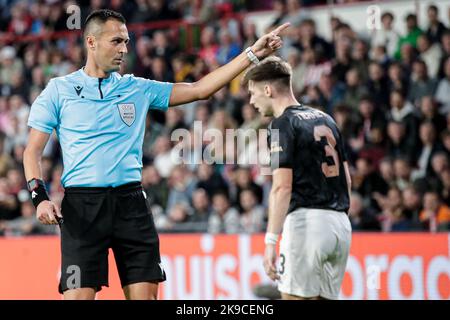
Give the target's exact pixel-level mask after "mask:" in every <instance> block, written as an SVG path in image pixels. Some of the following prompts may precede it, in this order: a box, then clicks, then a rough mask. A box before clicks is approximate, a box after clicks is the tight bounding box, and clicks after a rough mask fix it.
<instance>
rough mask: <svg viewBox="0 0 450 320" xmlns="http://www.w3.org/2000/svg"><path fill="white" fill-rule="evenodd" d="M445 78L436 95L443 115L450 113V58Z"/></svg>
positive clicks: (445, 67) (445, 70) (446, 62)
mask: <svg viewBox="0 0 450 320" xmlns="http://www.w3.org/2000/svg"><path fill="white" fill-rule="evenodd" d="M449 38H450V37H449ZM444 74H445V77H444V78H442V79H441V81H439V84H438V86H437V90H436V93H435V98H436V101H437V102H439V104H440V107H439V112H440V113H442V114H449V113H450V56H449V57H448V58H447V60H446V61H445V65H444Z"/></svg>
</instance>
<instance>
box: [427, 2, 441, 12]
mask: <svg viewBox="0 0 450 320" xmlns="http://www.w3.org/2000/svg"><path fill="white" fill-rule="evenodd" d="M427 10H432V11H434V12H436V13H438V12H439V8H438V7H437V6H436V5H434V4H430V5H429V6H428V9H427Z"/></svg>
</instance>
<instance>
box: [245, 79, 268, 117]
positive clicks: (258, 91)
mask: <svg viewBox="0 0 450 320" xmlns="http://www.w3.org/2000/svg"><path fill="white" fill-rule="evenodd" d="M265 86H266V84H264V83H262V82H255V81H253V80H249V82H248V92H249V94H250V104H251V105H253V106H254V107H255V108H256V110H258V112H259V113H260V114H261V115H262V116H263V117H271V116H273V108H272V101H271V99H270V94H268V92H267V90H265Z"/></svg>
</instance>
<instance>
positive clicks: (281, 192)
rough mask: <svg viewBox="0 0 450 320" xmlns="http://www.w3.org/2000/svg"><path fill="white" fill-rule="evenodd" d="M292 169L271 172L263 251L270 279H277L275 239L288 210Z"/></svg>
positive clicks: (279, 169)
mask: <svg viewBox="0 0 450 320" xmlns="http://www.w3.org/2000/svg"><path fill="white" fill-rule="evenodd" d="M292 175H293V173H292V169H291V168H278V169H275V170H274V171H273V173H272V188H271V190H270V194H269V221H268V224H267V233H266V241H265V242H266V249H265V252H264V269H265V271H266V273H267V275H268V276H269V277H270V278H271V279H272V280H276V279H279V275H278V273H277V270H276V256H277V252H276V241H277V239H276V238H278V236H279V235H280V234H281V230H282V228H283V224H284V220H285V219H286V214H287V212H288V210H289V203H290V202H291V193H292V179H293V178H292ZM267 235H272V236H273V242H272V243H270V240H271V239H270V236H269V238H267V237H268V236H267Z"/></svg>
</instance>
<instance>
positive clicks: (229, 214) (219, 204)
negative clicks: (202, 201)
mask: <svg viewBox="0 0 450 320" xmlns="http://www.w3.org/2000/svg"><path fill="white" fill-rule="evenodd" d="M212 202H213V211H212V213H211V215H210V217H209V220H208V233H212V234H217V233H238V232H239V230H240V221H239V212H238V211H237V210H236V209H235V208H233V207H231V206H230V201H229V199H228V196H227V195H226V194H225V193H223V192H221V193H216V194H215V195H213V197H212Z"/></svg>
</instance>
